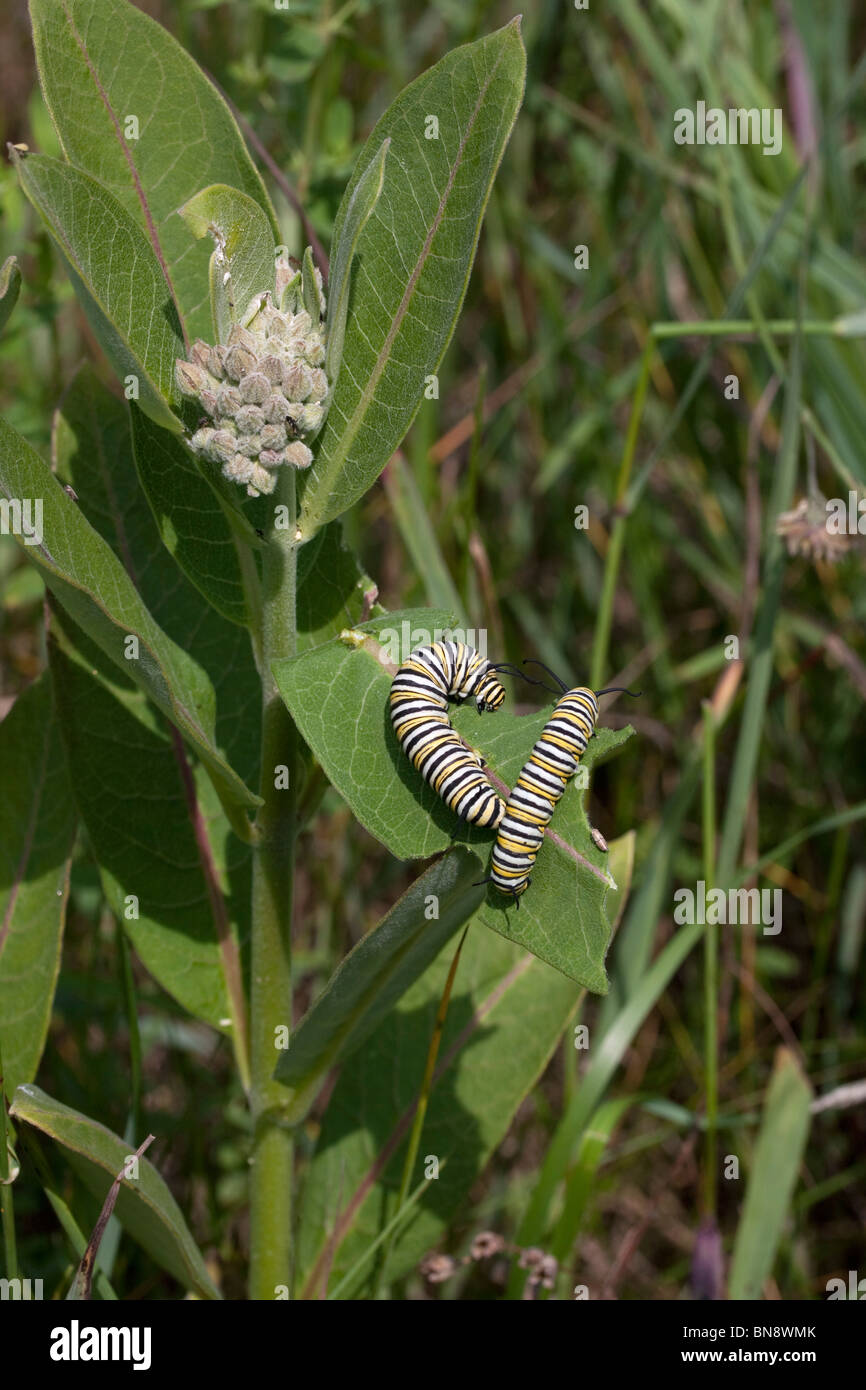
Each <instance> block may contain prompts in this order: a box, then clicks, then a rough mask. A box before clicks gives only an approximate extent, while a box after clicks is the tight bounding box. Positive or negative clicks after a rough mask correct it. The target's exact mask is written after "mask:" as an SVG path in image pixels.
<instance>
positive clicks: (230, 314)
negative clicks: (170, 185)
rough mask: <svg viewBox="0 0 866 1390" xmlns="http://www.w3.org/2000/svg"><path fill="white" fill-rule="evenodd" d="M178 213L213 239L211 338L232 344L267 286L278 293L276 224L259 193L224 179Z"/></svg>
mask: <svg viewBox="0 0 866 1390" xmlns="http://www.w3.org/2000/svg"><path fill="white" fill-rule="evenodd" d="M178 212H179V213H180V215H181V217H182V218H183V220H184V222H185V223H186V224H187V226H188V227H189V229H190V231H191V232H192V233H193V235H194V236H196V237H204V236H208V235H210V236H211V237H212V238H213V241H214V250H213V252H212V253H211V258H210V266H209V268H208V278H209V282H210V296H211V312H212V315H213V331H214V337H213V339H209V340H208V341H213V342H215V343H226V342H228V337H229V334H230V333H231V330H232V326H233V325H234V324H236V323H240V321H241V320H242V318H243V315H244V314H245V312H246V309H247V307H248V305H249V302H250V300H251V299H252V298H253V297H254V296H255V295H257V294H262V293H263V291H265V290H270V291H271V293H272V294H273V291H274V276H275V268H274V267H275V261H276V253H275V246H274V234H273V232H272V230H271V224H270V222H269V220H268V218H267V217H266V215H265V213H264V212H263V211H262V208H261V206H260V204H259V203H257V202H256V201H255V199H254V198H250V197H249V196H248V194H246V193H239V192H238V190H237V189H236V188H228V187H227V186H226V185H225V184H224V183H215V184H211V186H210V188H205V189H203V190H202V192H201V193H197V194H196V196H195V197H194V198H190V200H189V202H188V203H184V205H183V207H182V208H178ZM317 321H318V320H317Z"/></svg>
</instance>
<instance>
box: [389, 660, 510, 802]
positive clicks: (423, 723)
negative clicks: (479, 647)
mask: <svg viewBox="0 0 866 1390" xmlns="http://www.w3.org/2000/svg"><path fill="white" fill-rule="evenodd" d="M504 699H505V690H504V689H503V687H502V684H501V683H500V681H499V680H498V679H497V678H496V674H495V669H494V668H493V667H492V666H491V663H490V662H489V661H488V660H487V658H486V657H483V656H480V655H479V653H478V652H477V651H475V649H474V648H473V647H469V646H467V645H466V644H465V643H464V642H434V643H432V644H431V645H429V646H425V647H417V648H416V650H415V651H413V652H412V653H411V655H410V656H409V657H408V659H407V660H406V661H405V662H404V663H403V665H402V666H401V667H400V669H399V671H398V672H397V674H396V675H395V677H394V680H393V682H392V684H391V694H390V702H389V703H390V713H391V723H392V724H393V726H394V732H395V733H396V735H397V738H398V739H399V740H400V744H401V747H402V749H403V752H404V753H405V754H406V756H407V757H408V758H409V759H410V761H411V762H412V765H413V766H414V767H415V768H417V770H418V771H419V772H420V773H421V776H422V777H423V778H424V780H425V782H427V783H428V784H429V785H430V786H431V787H432V788H433V790H434V791H435V792H436V793H437V794H438V795H439V796H441V798H442V800H443V801H444V802H445V804H446V806H447V807H448V808H449V810H451V811H453V812H454V813H455V814H456V815H458V816H460V817H461V819H462V820H465V821H469V823H470V824H471V825H482V826H488V827H490V829H493V830H495V829H496V827H497V826H498V825H499V823H500V822H501V820H502V818H503V816H504V815H505V802H504V801H503V800H502V797H501V796H499V795H498V793H497V792H496V791H495V790H494V789H493V787H492V786H491V785H490V783H489V782H488V780H487V778H486V777H485V776H484V773H483V772H482V771H481V769H482V766H483V764H482V760H481V758H480V756H479V755H478V754H477V753H475V752H473V751H472V749H470V748H467V747H466V745H465V744H464V743H463V742H462V740H461V738H460V736H459V734H458V733H457V730H456V729H455V728H454V727H453V725H452V724H451V721H450V719H449V717H448V704H449V701H452V702H459V701H463V700H474V701H475V704H476V707H477V709H478V712H479V714H481V713H483V712H484V711H485V710H495V709H499V707H500V705H501V704H502V702H503V700H504Z"/></svg>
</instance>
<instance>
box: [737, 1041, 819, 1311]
mask: <svg viewBox="0 0 866 1390" xmlns="http://www.w3.org/2000/svg"><path fill="white" fill-rule="evenodd" d="M811 1100H812V1089H811V1087H810V1085H809V1082H808V1080H807V1079H806V1077H805V1076H804V1075H803V1072H802V1070H801V1069H800V1066H799V1064H798V1062H797V1059H796V1058H795V1057H794V1056H793V1055H792V1053H790V1052H789V1051H788V1049H787V1048H784V1047H780V1048H779V1049H778V1051H777V1053H776V1062H775V1066H774V1068H773V1074H772V1076H771V1078H770V1084H769V1086H768V1088H767V1096H766V1099H765V1101H764V1112H763V1115H762V1117H761V1129H760V1132H759V1134H758V1139H757V1143H756V1145H755V1152H754V1156H753V1159H752V1169H751V1172H750V1174H749V1185H748V1187H747V1188H746V1197H745V1201H744V1202H743V1210H742V1213H741V1215H740V1221H739V1225H738V1226H737V1235H736V1239H735V1240H734V1254H733V1259H732V1262H731V1275H730V1283H729V1289H728V1297H729V1298H732V1299H756V1298H760V1297H761V1293H762V1291H763V1288H764V1284H765V1283H766V1281H767V1279H768V1278H769V1276H770V1273H771V1271H772V1268H773V1263H774V1261H775V1258H776V1251H777V1249H778V1247H779V1241H780V1240H781V1238H782V1232H783V1230H784V1227H785V1222H786V1220H787V1218H788V1215H789V1213H790V1209H791V1198H792V1196H793V1194H794V1188H795V1186H796V1183H797V1175H798V1173H799V1170H800V1164H801V1162H802V1159H803V1154H804V1152H805V1148H806V1139H807V1137H808V1134H809V1123H810V1115H809V1106H810V1104H811Z"/></svg>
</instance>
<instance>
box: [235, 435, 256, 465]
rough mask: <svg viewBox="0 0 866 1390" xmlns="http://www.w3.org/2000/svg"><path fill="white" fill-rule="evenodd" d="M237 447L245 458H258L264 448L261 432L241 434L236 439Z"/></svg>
mask: <svg viewBox="0 0 866 1390" xmlns="http://www.w3.org/2000/svg"><path fill="white" fill-rule="evenodd" d="M235 448H236V449H237V451H238V453H239V454H243V456H244V458H248V459H255V458H258V456H259V454H260V452H261V448H262V437H261V435H259V434H239V435H238V437H237V439H236V440H235Z"/></svg>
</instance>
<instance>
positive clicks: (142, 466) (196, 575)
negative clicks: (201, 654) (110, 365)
mask: <svg viewBox="0 0 866 1390" xmlns="http://www.w3.org/2000/svg"><path fill="white" fill-rule="evenodd" d="M130 416H131V420H132V449H133V454H134V457H135V467H136V469H137V470H138V477H139V481H140V483H141V486H142V488H143V489H144V492H145V494H146V496H147V500H148V502H149V503H150V507H151V511H152V512H153V515H154V518H155V520H156V524H157V527H158V528H159V535H160V538H161V540H162V543H163V545H164V546H165V547H166V549H167V550H168V552H169V554H170V555H172V556H173V557H174V559H175V560H176V562H177V563H178V565H180V568H181V569H182V570H183V572H184V574H185V575H186V577H187V579H188V580H189V581H190V583H191V584H194V585H195V587H196V588H197V589H198V591H199V593H200V594H202V595H203V596H204V597H205V598H206V599H207V601H208V603H210V604H212V606H213V607H214V608H215V609H216V611H217V612H218V613H221V614H222V615H223V617H224V618H228V620H229V622H232V623H240V624H241V625H243V626H247V624H248V623H249V621H250V619H249V615H248V612H247V602H246V596H245V594H244V586H243V579H242V577H241V567H240V561H239V558H238V546H239V545H244V541H243V540H241V538H240V537H238V539H237V541H236V540H235V536H234V534H233V531H232V528H231V525H230V523H229V520H228V517H227V515H226V511H225V507H224V506H223V504H222V503H221V502H220V499H219V496H218V494H217V493H216V492H215V491H214V489H213V488H212V487H211V485H210V483H209V482H208V481H207V478H205V477H204V475H203V474H202V473H201V472H200V471H199V469H198V467H197V465H196V462H195V459H194V457H193V455H192V454H191V453H190V451H189V449H187V447H186V445H185V444H184V443H183V442H182V441H181V440H180V439H178V437H177V435H175V434H172V433H171V431H169V430H163V429H160V428H159V426H158V425H155V424H154V423H153V421H152V420H150V419H148V417H147V416H146V415H145V414H144V412H143V411H141V410H138V409H136V407H135V406H134V405H133V406H132V408H131V411H130ZM250 563H251V564H254V561H253V560H252V558H250Z"/></svg>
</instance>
